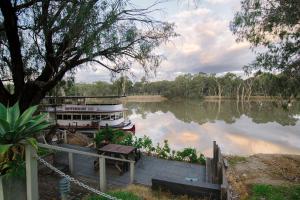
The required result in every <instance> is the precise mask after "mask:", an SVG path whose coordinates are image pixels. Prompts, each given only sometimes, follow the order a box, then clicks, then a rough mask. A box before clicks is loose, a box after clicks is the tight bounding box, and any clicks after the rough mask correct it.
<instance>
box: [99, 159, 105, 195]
mask: <svg viewBox="0 0 300 200" xmlns="http://www.w3.org/2000/svg"><path fill="white" fill-rule="evenodd" d="M99 178H100V180H99V181H100V191H102V192H105V191H106V170H105V158H104V157H102V156H101V157H99Z"/></svg>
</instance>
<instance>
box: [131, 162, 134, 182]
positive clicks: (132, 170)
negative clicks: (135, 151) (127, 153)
mask: <svg viewBox="0 0 300 200" xmlns="http://www.w3.org/2000/svg"><path fill="white" fill-rule="evenodd" d="M133 181H134V161H130V184H132V183H133Z"/></svg>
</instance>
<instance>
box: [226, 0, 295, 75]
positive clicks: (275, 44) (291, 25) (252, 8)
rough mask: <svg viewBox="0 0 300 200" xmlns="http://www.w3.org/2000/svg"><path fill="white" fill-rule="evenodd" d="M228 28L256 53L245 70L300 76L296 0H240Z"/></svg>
mask: <svg viewBox="0 0 300 200" xmlns="http://www.w3.org/2000/svg"><path fill="white" fill-rule="evenodd" d="M231 30H232V31H233V33H234V34H235V35H236V36H237V40H238V41H243V40H246V41H249V42H250V43H251V45H252V48H253V49H254V50H255V51H256V53H257V58H256V61H255V62H253V63H252V64H250V65H249V66H248V67H246V70H251V69H257V68H263V69H265V70H279V71H285V73H289V74H290V75H291V76H298V77H299V76H300V1H299V0H242V1H241V10H240V11H239V12H237V13H236V14H235V17H234V19H233V21H232V22H231ZM256 47H260V48H256Z"/></svg>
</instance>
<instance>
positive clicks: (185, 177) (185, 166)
mask: <svg viewBox="0 0 300 200" xmlns="http://www.w3.org/2000/svg"><path fill="white" fill-rule="evenodd" d="M63 146H64V147H67V148H73V149H77V150H81V151H87V152H93V150H92V149H90V148H85V147H79V146H74V145H66V144H64V145H63ZM73 159H74V175H75V176H79V177H84V178H87V179H90V180H93V181H98V180H99V170H94V166H93V162H94V160H95V158H94V157H89V156H83V155H78V154H74V158H73ZM55 162H56V164H65V165H68V155H67V153H64V152H59V153H57V154H56V156H55ZM106 171H107V175H106V176H107V184H108V186H109V187H120V186H126V185H128V184H129V178H130V177H129V176H130V175H129V172H126V173H124V174H123V175H121V176H120V175H119V173H118V171H117V170H116V169H115V168H114V167H112V166H108V167H107V168H106ZM161 176H163V177H167V178H168V177H169V178H170V179H172V180H178V181H180V182H187V183H189V182H190V179H193V184H198V183H199V185H201V184H202V183H204V182H205V166H202V165H197V164H191V163H186V162H178V161H171V160H164V159H158V158H155V157H151V156H145V155H143V156H142V158H141V159H140V160H139V161H138V162H137V163H136V165H135V183H137V184H142V185H146V186H151V184H152V183H151V181H152V178H155V177H161Z"/></svg>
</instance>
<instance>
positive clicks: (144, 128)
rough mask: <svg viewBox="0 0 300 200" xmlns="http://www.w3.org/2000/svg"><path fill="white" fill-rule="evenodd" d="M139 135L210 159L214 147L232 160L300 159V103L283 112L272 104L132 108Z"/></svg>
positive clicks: (184, 103)
mask: <svg viewBox="0 0 300 200" xmlns="http://www.w3.org/2000/svg"><path fill="white" fill-rule="evenodd" d="M126 107H127V108H129V113H128V115H129V117H130V118H131V119H132V120H133V121H134V122H135V123H136V125H137V135H143V134H145V135H148V136H150V137H151V138H152V139H154V141H155V142H162V141H163V140H164V139H168V140H170V144H171V146H172V145H173V146H172V147H173V148H175V149H176V148H178V149H180V148H183V147H187V146H190V147H196V148H197V147H198V149H199V150H200V151H202V152H204V153H206V154H210V152H211V142H212V141H213V140H216V141H217V142H218V143H220V145H221V147H222V148H223V149H224V150H223V151H224V152H226V153H233V154H252V153H300V144H299V142H296V141H299V140H300V134H299V133H300V122H298V120H299V119H300V118H299V116H300V102H293V104H292V106H291V107H289V108H288V109H284V108H283V107H282V106H278V105H277V104H276V103H275V102H272V101H255V102H254V101H252V102H237V101H232V100H224V101H218V100H217V101H195V100H185V101H182V100H181V101H179V100H178V101H162V102H129V103H126Z"/></svg>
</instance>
